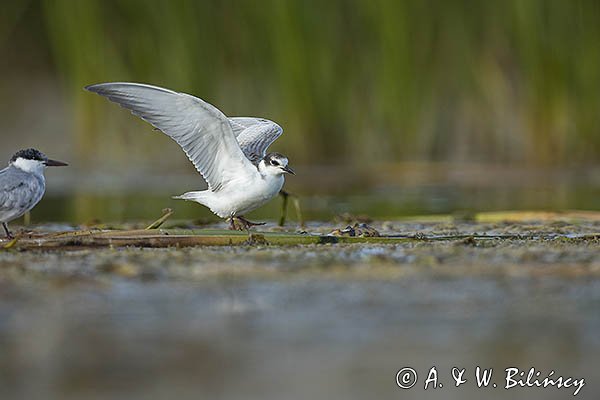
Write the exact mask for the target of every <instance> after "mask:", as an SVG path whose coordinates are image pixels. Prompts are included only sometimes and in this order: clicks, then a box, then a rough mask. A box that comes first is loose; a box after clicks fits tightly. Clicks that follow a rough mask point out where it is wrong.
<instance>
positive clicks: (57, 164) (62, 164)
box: [45, 160, 69, 167]
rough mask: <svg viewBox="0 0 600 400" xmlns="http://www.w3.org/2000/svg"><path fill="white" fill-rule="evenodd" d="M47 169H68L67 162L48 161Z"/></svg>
mask: <svg viewBox="0 0 600 400" xmlns="http://www.w3.org/2000/svg"><path fill="white" fill-rule="evenodd" d="M45 164H46V166H47V167H66V166H67V165H69V164H67V163H66V162H62V161H56V160H48V161H46V162H45Z"/></svg>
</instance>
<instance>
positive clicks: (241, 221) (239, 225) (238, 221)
mask: <svg viewBox="0 0 600 400" xmlns="http://www.w3.org/2000/svg"><path fill="white" fill-rule="evenodd" d="M228 221H229V229H230V230H232V231H247V230H249V229H250V228H252V227H253V226H260V225H264V224H265V222H252V221H248V220H247V219H246V218H244V217H231V218H228Z"/></svg>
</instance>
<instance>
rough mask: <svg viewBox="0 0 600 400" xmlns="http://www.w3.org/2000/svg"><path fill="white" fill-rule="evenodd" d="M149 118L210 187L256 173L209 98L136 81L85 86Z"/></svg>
mask: <svg viewBox="0 0 600 400" xmlns="http://www.w3.org/2000/svg"><path fill="white" fill-rule="evenodd" d="M86 89H87V90H89V91H90V92H94V93H97V94H99V95H101V96H104V97H106V98H108V99H109V100H110V101H113V102H115V103H117V104H119V105H120V106H121V107H124V108H126V109H128V110H130V111H131V113H132V114H134V115H137V116H138V117H140V118H142V119H143V120H144V121H147V122H149V123H150V124H152V125H153V126H154V127H156V128H158V129H159V130H161V131H162V132H164V133H165V134H166V135H168V136H170V137H171V138H172V139H173V140H175V141H176V142H177V144H179V146H181V148H182V149H183V151H184V152H185V154H186V155H187V156H188V158H189V159H190V161H191V162H192V163H193V164H194V166H195V167H196V169H197V170H198V172H200V174H201V175H202V177H204V179H205V180H206V182H207V183H208V188H209V190H212V191H218V190H220V189H221V188H222V187H223V186H224V185H226V184H227V183H228V182H231V181H232V180H234V179H239V178H240V177H242V178H243V177H244V175H245V174H246V175H248V176H249V175H251V174H256V173H258V172H257V170H256V168H255V167H254V166H253V165H252V163H250V162H249V160H248V159H247V158H246V157H245V156H244V153H243V152H242V150H241V148H240V146H239V145H238V142H237V141H236V139H235V136H234V133H233V130H232V128H231V124H230V122H229V119H228V118H227V117H226V116H225V115H224V114H223V113H222V112H221V111H219V110H218V109H217V108H216V107H214V106H212V105H211V104H209V103H207V102H205V101H203V100H201V99H199V98H197V97H194V96H191V95H189V94H185V93H177V92H174V91H172V90H169V89H164V88H160V87H156V86H151V85H145V84H140V83H124V82H117V83H101V84H97V85H91V86H87V87H86Z"/></svg>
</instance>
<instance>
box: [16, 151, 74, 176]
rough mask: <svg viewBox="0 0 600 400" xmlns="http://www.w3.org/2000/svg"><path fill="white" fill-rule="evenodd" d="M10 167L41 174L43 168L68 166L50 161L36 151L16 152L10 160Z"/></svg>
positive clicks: (60, 162)
mask: <svg viewBox="0 0 600 400" xmlns="http://www.w3.org/2000/svg"><path fill="white" fill-rule="evenodd" d="M9 164H10V165H14V166H15V167H17V168H19V169H22V170H23V171H25V172H39V173H41V172H42V171H43V170H44V168H45V167H64V166H66V165H69V164H67V163H65V162H62V161H56V160H51V159H49V158H48V157H46V155H45V154H44V153H42V152H41V151H39V150H36V149H25V150H20V151H17V152H16V153H15V154H14V155H13V156H12V158H11V159H10V163H9Z"/></svg>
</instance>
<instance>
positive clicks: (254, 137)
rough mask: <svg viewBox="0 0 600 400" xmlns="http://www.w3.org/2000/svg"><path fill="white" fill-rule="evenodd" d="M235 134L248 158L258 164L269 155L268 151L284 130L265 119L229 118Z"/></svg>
mask: <svg viewBox="0 0 600 400" xmlns="http://www.w3.org/2000/svg"><path fill="white" fill-rule="evenodd" d="M229 122H230V123H231V128H232V129H233V134H234V135H235V137H236V139H237V141H238V143H239V144H240V147H241V149H242V151H243V152H244V154H245V155H246V157H248V159H249V160H250V161H251V162H252V163H254V164H257V163H258V162H259V161H260V160H261V159H262V158H263V157H264V156H265V155H266V153H267V149H268V148H269V146H270V145H271V143H273V142H274V141H275V140H277V138H278V137H279V136H281V134H282V133H283V129H282V128H281V126H279V125H277V124H276V123H275V122H273V121H269V120H268V119H264V118H253V117H233V118H229Z"/></svg>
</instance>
